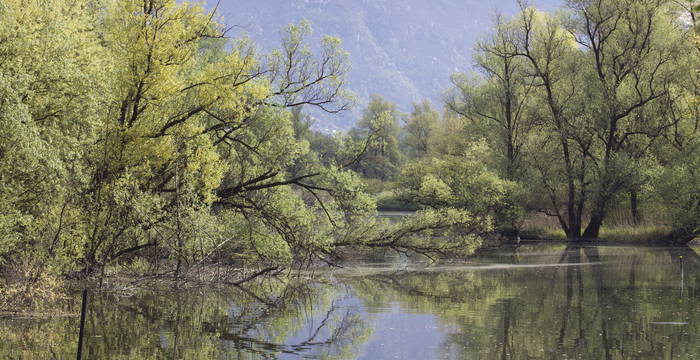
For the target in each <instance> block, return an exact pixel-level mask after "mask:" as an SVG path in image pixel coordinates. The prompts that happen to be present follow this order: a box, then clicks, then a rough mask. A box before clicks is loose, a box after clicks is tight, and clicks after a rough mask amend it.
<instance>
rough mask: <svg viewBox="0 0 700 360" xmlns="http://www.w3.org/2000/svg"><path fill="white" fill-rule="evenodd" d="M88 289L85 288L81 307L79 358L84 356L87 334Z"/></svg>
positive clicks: (79, 359)
mask: <svg viewBox="0 0 700 360" xmlns="http://www.w3.org/2000/svg"><path fill="white" fill-rule="evenodd" d="M87 302H88V291H87V289H84V290H83V305H82V307H81V309H80V335H79V336H78V360H81V359H82V357H83V337H84V335H85V315H86V314H87Z"/></svg>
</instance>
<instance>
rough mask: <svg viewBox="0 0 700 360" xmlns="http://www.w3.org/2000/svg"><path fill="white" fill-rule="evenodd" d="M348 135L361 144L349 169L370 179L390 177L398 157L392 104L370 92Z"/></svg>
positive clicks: (399, 158)
mask: <svg viewBox="0 0 700 360" xmlns="http://www.w3.org/2000/svg"><path fill="white" fill-rule="evenodd" d="M350 137H351V138H352V139H353V140H354V141H356V142H358V143H359V144H361V145H359V146H360V147H361V149H360V151H361V152H362V154H363V156H362V157H361V158H359V159H358V161H357V162H356V163H355V164H353V165H352V166H351V168H352V169H353V170H355V171H357V172H359V173H360V174H362V175H363V176H364V177H367V178H373V179H381V180H391V179H393V178H394V177H395V176H396V174H397V173H398V171H399V166H400V164H401V161H402V159H401V153H400V152H399V140H398V138H399V113H398V111H397V110H396V105H394V104H392V103H389V102H388V101H386V100H384V99H383V98H381V97H380V96H373V97H372V99H371V100H370V102H369V104H368V105H367V108H366V109H365V111H364V113H363V114H362V118H361V119H360V120H359V121H358V123H357V126H356V127H355V128H354V129H353V130H351V131H350ZM364 139H368V140H367V141H365V140H364Z"/></svg>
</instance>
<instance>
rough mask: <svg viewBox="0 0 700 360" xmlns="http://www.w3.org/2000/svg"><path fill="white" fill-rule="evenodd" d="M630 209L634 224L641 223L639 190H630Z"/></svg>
mask: <svg viewBox="0 0 700 360" xmlns="http://www.w3.org/2000/svg"><path fill="white" fill-rule="evenodd" d="M630 211H631V213H632V223H633V225H639V223H640V222H641V217H640V216H639V199H638V198H637V190H631V191H630Z"/></svg>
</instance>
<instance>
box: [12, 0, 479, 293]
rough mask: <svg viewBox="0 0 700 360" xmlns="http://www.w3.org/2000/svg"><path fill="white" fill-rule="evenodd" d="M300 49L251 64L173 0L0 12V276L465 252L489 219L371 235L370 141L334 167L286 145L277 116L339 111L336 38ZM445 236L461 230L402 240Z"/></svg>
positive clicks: (355, 144)
mask: <svg viewBox="0 0 700 360" xmlns="http://www.w3.org/2000/svg"><path fill="white" fill-rule="evenodd" d="M310 33H311V28H310V25H309V24H308V23H306V22H302V23H301V24H298V25H292V26H289V27H288V28H286V29H285V31H284V35H283V36H282V39H281V44H280V47H279V49H277V50H274V51H272V52H269V53H261V52H259V51H258V50H257V49H256V47H255V44H253V43H252V42H251V41H250V40H248V39H245V38H243V39H238V40H233V41H231V40H230V39H228V38H227V29H226V28H224V27H223V26H222V25H221V24H220V23H218V22H217V19H216V10H214V11H213V12H206V11H204V9H203V8H202V7H201V6H199V5H195V4H191V3H186V2H184V3H183V2H178V1H175V0H95V1H75V2H74V1H67V0H49V1H20V0H2V1H0V79H1V80H2V81H0V93H1V95H2V96H0V110H1V111H0V125H1V126H0V139H1V140H2V141H1V142H0V182H1V184H2V185H1V186H0V259H1V260H2V263H3V264H4V265H3V266H4V269H5V270H6V271H5V273H6V278H7V279H10V280H13V279H14V280H25V281H29V282H33V283H38V282H41V279H42V277H44V276H45V274H47V273H53V274H65V273H67V272H71V271H81V272H83V273H86V274H95V273H99V272H103V271H104V269H105V268H107V267H109V266H110V265H113V264H117V263H120V262H124V261H134V260H135V259H136V257H139V256H143V255H146V254H148V255H149V256H150V258H151V259H163V258H165V259H166V260H168V261H167V262H166V263H167V264H171V265H172V267H168V268H166V270H168V271H171V272H173V273H174V274H175V276H176V277H177V276H180V275H182V274H183V273H184V272H185V271H187V269H188V268H191V267H192V266H195V265H199V264H202V263H206V261H208V260H210V259H212V257H213V256H216V257H217V258H221V257H222V256H223V257H224V259H226V260H227V261H230V262H231V261H232V262H235V263H236V264H239V265H244V266H253V267H255V268H256V269H262V270H272V269H281V268H285V267H289V266H293V265H298V266H302V265H308V264H310V263H311V262H312V261H314V260H318V259H320V260H323V261H334V260H336V259H337V257H338V256H339V253H338V252H337V249H338V247H340V246H342V247H357V246H362V247H385V248H393V249H396V250H399V251H414V252H419V253H423V254H426V255H428V256H433V255H446V254H447V253H454V252H463V251H465V250H468V249H469V248H470V246H469V245H470V244H473V242H474V240H475V236H474V234H475V233H481V232H483V231H486V230H488V227H489V225H488V219H485V218H480V217H475V216H472V215H470V214H468V213H466V212H464V211H457V210H451V209H448V208H443V209H435V210H431V211H426V212H423V213H422V214H419V215H418V216H416V217H414V218H412V219H411V220H410V221H408V222H405V223H399V224H394V225H388V224H382V223H381V222H378V221H377V220H375V218H374V217H373V216H372V215H373V212H374V208H375V204H374V201H373V200H372V199H371V198H370V197H368V196H367V195H365V194H364V193H363V185H362V182H361V181H360V180H359V177H358V175H356V174H355V173H354V172H352V171H351V170H349V168H350V167H351V166H352V165H353V164H355V163H357V161H359V159H361V158H362V156H363V155H364V150H366V149H368V148H372V147H373V146H375V145H373V144H372V142H373V141H376V139H377V138H378V137H377V136H376V134H373V133H369V134H366V136H365V137H364V138H352V139H349V138H348V139H344V138H338V139H335V140H336V141H337V144H336V145H337V151H336V154H334V157H333V158H327V157H324V156H323V155H322V154H317V153H314V152H313V151H311V150H310V149H309V143H308V141H307V140H306V139H304V138H303V137H299V136H296V134H295V129H294V125H293V121H292V115H291V111H290V110H291V109H292V108H295V107H298V106H302V105H304V106H312V107H317V108H320V109H322V110H323V111H326V112H327V113H329V114H333V113H337V112H340V111H343V110H345V109H347V108H348V107H349V106H350V105H351V104H352V96H351V95H350V94H348V93H347V92H346V91H345V90H344V81H345V75H346V73H347V71H348V69H349V64H348V60H347V54H346V53H345V52H344V51H343V50H342V48H341V47H340V40H339V39H337V38H333V37H325V38H323V40H321V41H320V43H317V44H311V43H310V42H309V41H308V38H309V35H310ZM312 49H313V50H312ZM455 225H471V226H469V227H462V229H463V230H461V231H458V234H459V235H460V236H456V237H454V236H453V237H450V238H449V240H448V239H447V238H445V237H443V238H442V239H441V240H440V241H437V239H438V237H426V238H420V237H416V236H412V235H413V234H416V233H419V232H425V231H436V230H441V229H446V228H452V227H454V226H455ZM464 229H470V230H471V231H467V230H464ZM168 266H169V265H168ZM13 269H14V270H13ZM18 269H21V270H18ZM49 270H53V271H49Z"/></svg>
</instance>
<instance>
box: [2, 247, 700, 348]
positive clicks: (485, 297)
mask: <svg viewBox="0 0 700 360" xmlns="http://www.w3.org/2000/svg"><path fill="white" fill-rule="evenodd" d="M79 307H80V304H79V301H77V300H76V301H73V302H70V303H69V304H68V305H67V308H66V311H67V312H72V313H75V312H78V311H79ZM78 322H79V319H78V317H77V316H63V317H55V318H51V319H37V318H28V319H17V318H0V359H52V358H57V359H71V358H75V349H76V347H77V345H76V343H77V331H78V330H77V329H78ZM699 330H700V256H699V255H698V254H697V253H696V252H694V251H693V250H692V249H690V248H678V247H675V248H668V247H625V246H575V245H570V244H569V245H566V244H535V243H523V244H521V245H519V246H513V247H509V248H503V249H499V250H495V251H489V252H485V253H482V254H480V255H477V256H474V257H473V258H471V259H469V260H468V261H466V262H464V263H459V264H449V265H438V266H430V267H425V266H422V265H420V264H412V263H407V262H401V261H400V260H397V261H394V262H390V263H369V262H364V263H356V264H349V265H348V266H346V267H345V268H344V269H340V270H335V271H332V272H328V271H326V272H323V273H319V272H316V274H315V275H314V276H313V277H311V276H303V277H301V278H298V279H297V278H294V279H292V280H288V281H284V282H283V281H278V280H267V281H263V282H261V283H259V284H255V285H251V286H249V287H248V288H247V289H246V291H244V290H241V289H238V288H235V287H225V286H221V287H204V288H195V289H188V290H179V291H174V290H172V289H170V288H167V287H164V288H163V289H156V288H154V289H137V290H135V292H134V294H133V295H132V296H128V297H125V296H112V295H94V297H92V298H91V301H90V304H89V313H88V318H87V327H86V333H87V339H86V344H85V356H84V357H83V358H84V359H298V358H303V359H324V358H332V359H338V358H340V359H654V360H657V359H700V336H699V335H700V331H699Z"/></svg>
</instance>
